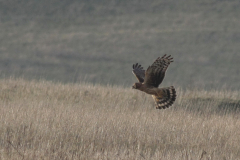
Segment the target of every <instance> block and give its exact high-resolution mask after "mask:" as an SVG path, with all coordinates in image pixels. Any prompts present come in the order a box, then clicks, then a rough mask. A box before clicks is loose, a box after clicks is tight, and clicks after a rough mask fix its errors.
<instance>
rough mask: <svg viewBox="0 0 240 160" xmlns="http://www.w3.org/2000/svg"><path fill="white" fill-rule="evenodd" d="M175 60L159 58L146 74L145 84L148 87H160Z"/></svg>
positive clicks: (164, 57)
mask: <svg viewBox="0 0 240 160" xmlns="http://www.w3.org/2000/svg"><path fill="white" fill-rule="evenodd" d="M172 59H173V58H172V57H171V55H170V56H166V54H165V55H164V56H163V57H158V58H157V59H156V60H155V61H154V62H153V64H152V65H151V66H149V67H148V69H147V70H146V73H145V80H144V83H145V84H146V85H148V86H151V87H152V86H153V87H158V86H159V84H161V83H162V81H163V78H164V76H165V72H166V70H167V68H168V66H169V64H170V63H171V62H173V60H172Z"/></svg>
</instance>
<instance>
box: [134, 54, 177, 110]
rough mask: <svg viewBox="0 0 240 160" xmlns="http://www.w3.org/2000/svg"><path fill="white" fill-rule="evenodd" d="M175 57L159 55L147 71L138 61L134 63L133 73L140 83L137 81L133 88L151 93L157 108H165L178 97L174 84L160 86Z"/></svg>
mask: <svg viewBox="0 0 240 160" xmlns="http://www.w3.org/2000/svg"><path fill="white" fill-rule="evenodd" d="M172 59H173V58H172V57H171V55H170V56H166V54H165V55H164V56H163V57H158V58H157V59H156V60H155V61H154V62H153V64H152V65H151V66H149V67H148V69H147V70H146V71H145V70H143V67H141V65H139V64H138V63H136V64H133V71H132V72H133V74H134V75H135V76H136V77H137V79H138V81H139V83H135V84H134V85H133V86H132V88H133V89H138V90H140V91H143V92H145V93H147V94H151V95H152V97H153V99H154V100H155V103H156V109H165V108H168V107H169V106H171V105H172V104H173V102H174V101H175V99H176V90H175V88H174V87H173V86H171V87H166V88H158V86H159V84H161V83H162V81H163V78H164V76H165V72H166V70H167V67H168V66H169V64H170V63H171V62H173V60H172Z"/></svg>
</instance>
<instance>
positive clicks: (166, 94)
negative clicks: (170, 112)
mask: <svg viewBox="0 0 240 160" xmlns="http://www.w3.org/2000/svg"><path fill="white" fill-rule="evenodd" d="M176 96H177V95H176V90H175V88H174V87H173V86H171V87H167V88H159V95H158V96H155V95H153V96H152V97H153V99H154V100H155V103H156V109H165V108H168V107H170V106H171V105H172V104H173V102H174V101H175V100H176Z"/></svg>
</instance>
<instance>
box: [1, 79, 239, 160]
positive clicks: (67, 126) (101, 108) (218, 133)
mask: <svg viewBox="0 0 240 160" xmlns="http://www.w3.org/2000/svg"><path fill="white" fill-rule="evenodd" d="M0 89H1V92H0V113H1V114H0V115H1V116H0V123H1V124H0V137H1V139H0V156H1V157H0V159H12V160H18V159H19V160H20V159H26V160H27V159H49V160H50V159H51V160H53V159H57V160H59V159H163V160H165V159H168V160H172V159H175V160H177V159H193V160H200V159H216V160H220V159H228V160H231V159H232V160H236V159H240V152H239V150H240V146H239V144H240V129H239V126H240V114H239V109H240V94H239V92H234V91H227V90H221V91H220V90H212V91H204V90H182V89H181V88H177V94H178V97H177V100H176V103H175V104H174V105H173V106H172V107H171V108H169V109H166V110H156V109H155V108H154V102H153V100H152V98H151V97H150V96H147V95H145V94H143V93H140V92H138V91H136V90H132V89H130V88H121V87H116V86H105V87H103V86H100V85H92V84H61V83H58V84H57V83H51V82H46V81H26V80H23V79H5V80H0Z"/></svg>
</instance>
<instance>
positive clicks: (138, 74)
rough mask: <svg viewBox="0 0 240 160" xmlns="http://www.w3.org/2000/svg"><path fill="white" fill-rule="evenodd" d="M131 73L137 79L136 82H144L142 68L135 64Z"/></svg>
mask: <svg viewBox="0 0 240 160" xmlns="http://www.w3.org/2000/svg"><path fill="white" fill-rule="evenodd" d="M132 73H133V74H134V75H135V76H136V77H137V79H138V81H139V82H140V83H143V82H144V78H145V70H143V67H141V65H140V64H138V63H136V64H133V71H132Z"/></svg>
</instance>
